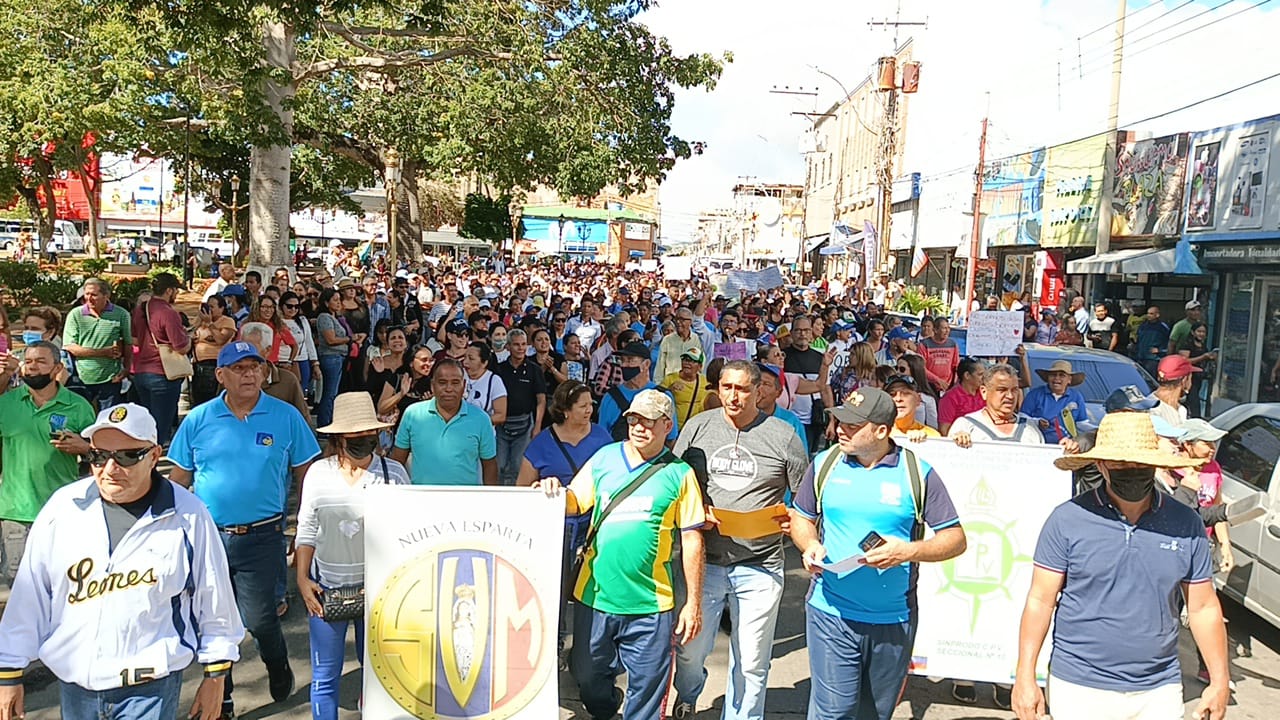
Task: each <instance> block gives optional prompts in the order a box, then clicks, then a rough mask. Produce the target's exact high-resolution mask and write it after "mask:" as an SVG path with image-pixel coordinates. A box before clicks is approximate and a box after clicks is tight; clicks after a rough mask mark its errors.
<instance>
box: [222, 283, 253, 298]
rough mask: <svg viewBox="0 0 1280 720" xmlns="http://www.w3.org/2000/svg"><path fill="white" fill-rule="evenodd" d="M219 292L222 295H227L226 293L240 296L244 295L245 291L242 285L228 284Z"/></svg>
mask: <svg viewBox="0 0 1280 720" xmlns="http://www.w3.org/2000/svg"><path fill="white" fill-rule="evenodd" d="M221 294H222V297H227V296H228V295H239V296H240V297H244V296H245V295H246V294H247V293H246V292H245V291H244V286H243V285H228V286H226V287H224V288H222V293H221Z"/></svg>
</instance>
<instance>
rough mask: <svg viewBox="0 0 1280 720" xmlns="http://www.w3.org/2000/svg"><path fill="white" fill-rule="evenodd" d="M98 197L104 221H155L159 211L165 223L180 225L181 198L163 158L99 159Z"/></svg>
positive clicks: (112, 156)
mask: <svg viewBox="0 0 1280 720" xmlns="http://www.w3.org/2000/svg"><path fill="white" fill-rule="evenodd" d="M101 198H102V206H101V213H100V214H101V216H102V218H103V219H104V220H139V221H143V222H147V221H151V222H157V221H159V219H160V216H161V211H162V210H163V215H164V221H165V222H166V223H170V222H172V223H178V224H181V223H182V209H183V200H184V199H185V198H184V196H183V194H182V193H179V192H177V179H176V178H175V177H174V174H173V164H172V162H170V161H167V160H165V159H163V158H144V157H139V158H130V157H125V156H123V155H106V156H103V158H102V190H101ZM243 199H244V198H241V200H243Z"/></svg>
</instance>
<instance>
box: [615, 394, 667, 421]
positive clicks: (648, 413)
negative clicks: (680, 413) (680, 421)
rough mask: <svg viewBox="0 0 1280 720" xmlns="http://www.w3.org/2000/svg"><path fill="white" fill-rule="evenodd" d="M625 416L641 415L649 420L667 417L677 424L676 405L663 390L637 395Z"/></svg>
mask: <svg viewBox="0 0 1280 720" xmlns="http://www.w3.org/2000/svg"><path fill="white" fill-rule="evenodd" d="M623 415H639V416H640V417H642V418H646V419H648V420H657V419H658V418H661V417H665V418H666V419H668V420H670V421H672V422H675V419H676V405H675V403H673V402H671V397H670V396H668V395H667V394H666V393H664V392H662V391H661V390H654V389H652V388H651V389H648V390H641V391H640V392H638V393H636V397H635V399H634V400H632V401H631V406H630V407H628V408H627V411H626V412H625V413H623Z"/></svg>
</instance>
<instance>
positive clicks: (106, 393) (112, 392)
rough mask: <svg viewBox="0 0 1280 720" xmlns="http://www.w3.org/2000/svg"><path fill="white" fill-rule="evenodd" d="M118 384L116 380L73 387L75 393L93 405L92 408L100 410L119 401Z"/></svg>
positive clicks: (117, 403)
mask: <svg viewBox="0 0 1280 720" xmlns="http://www.w3.org/2000/svg"><path fill="white" fill-rule="evenodd" d="M120 385H121V383H118V382H105V383H98V384H97V385H80V386H79V387H76V388H75V392H76V394H78V395H79V396H80V397H82V398H84V399H85V400H88V401H89V404H90V405H92V406H93V408H94V410H97V411H98V412H102V411H103V410H106V409H107V408H109V407H114V406H116V405H119V404H120V403H121V399H120Z"/></svg>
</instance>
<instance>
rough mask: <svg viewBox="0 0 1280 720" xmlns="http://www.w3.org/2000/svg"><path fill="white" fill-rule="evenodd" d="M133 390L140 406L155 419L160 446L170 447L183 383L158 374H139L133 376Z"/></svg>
mask: <svg viewBox="0 0 1280 720" xmlns="http://www.w3.org/2000/svg"><path fill="white" fill-rule="evenodd" d="M133 389H134V391H135V392H137V393H138V404H139V405H142V407H144V408H146V409H147V410H148V411H149V412H150V413H151V417H153V418H155V421H156V437H157V440H158V441H159V444H160V445H168V444H169V438H170V437H172V436H173V421H174V420H175V419H176V418H177V417H178V397H179V396H181V395H182V381H181V380H170V379H169V378H167V377H165V376H164V375H160V374H157V373H138V374H137V375H134V376H133Z"/></svg>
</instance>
